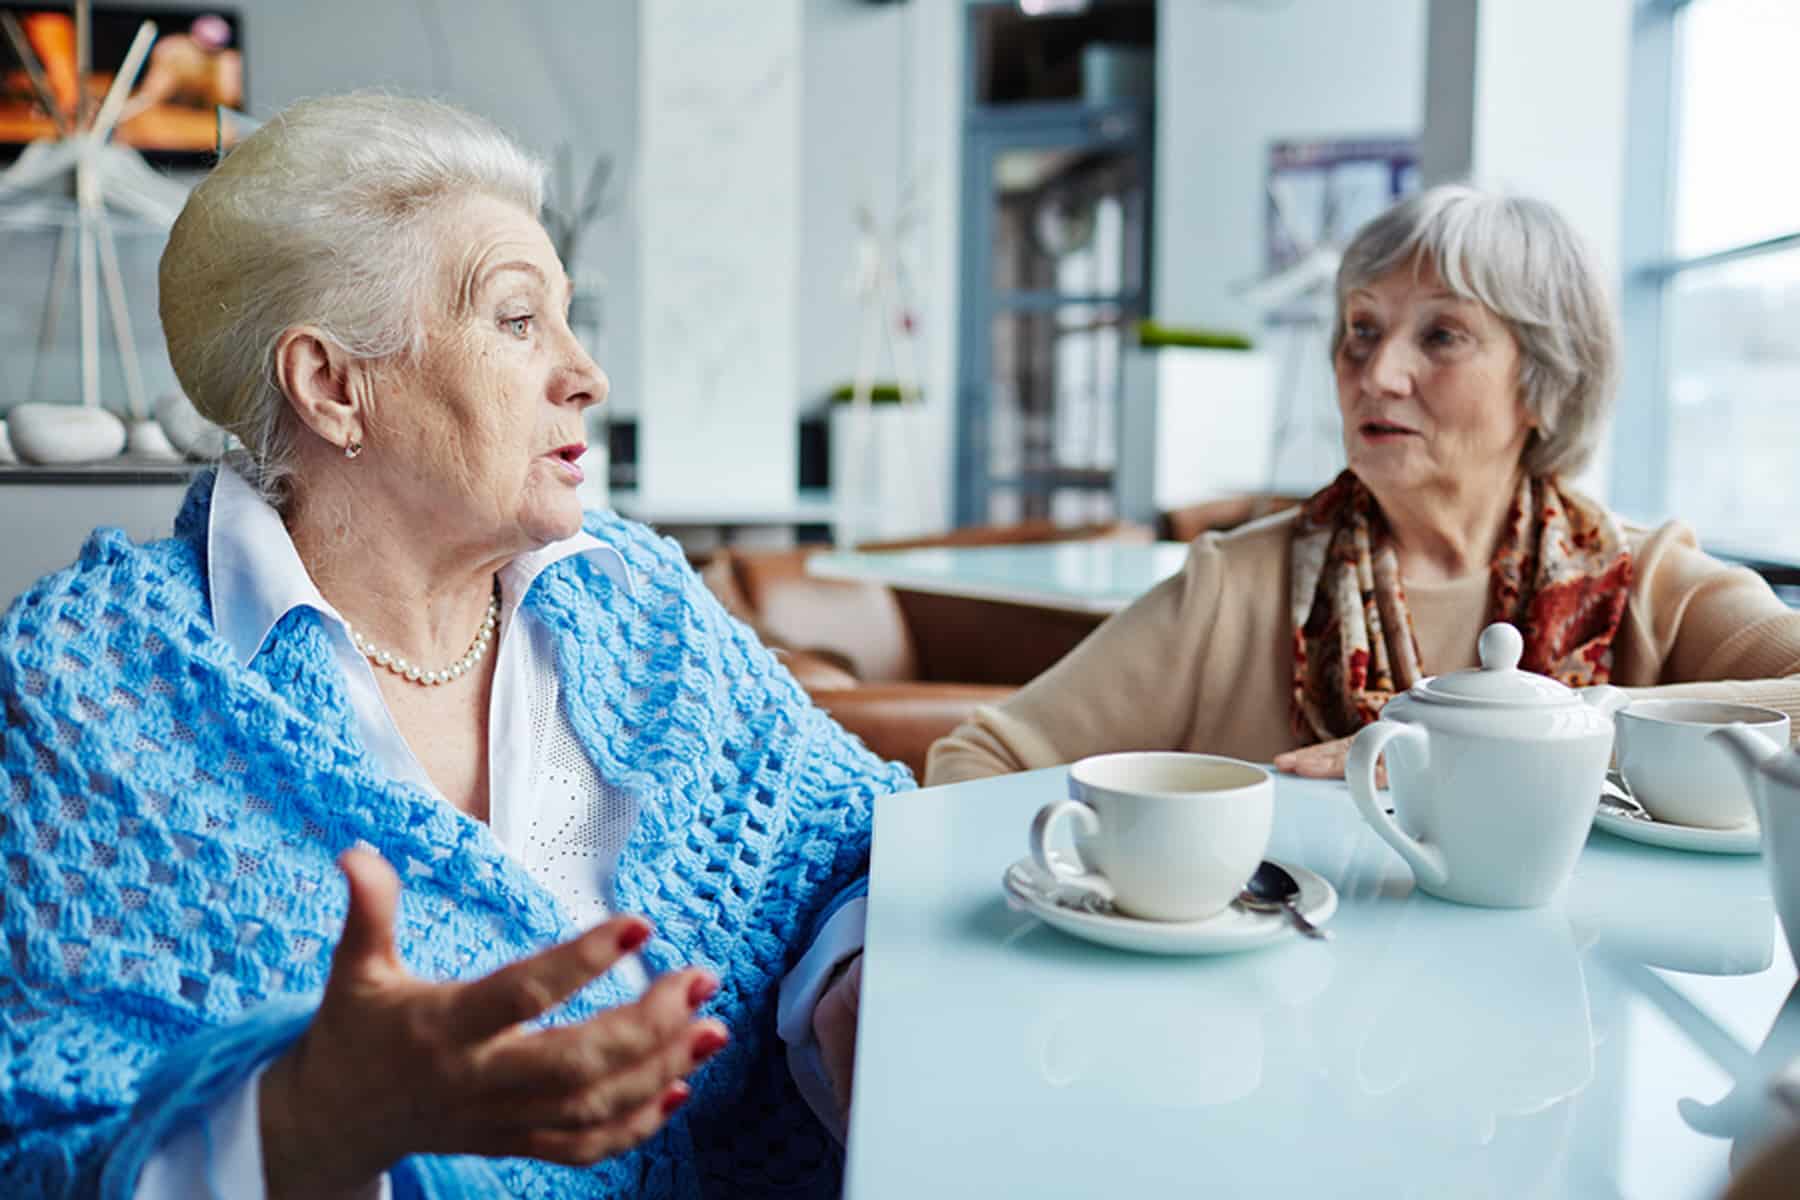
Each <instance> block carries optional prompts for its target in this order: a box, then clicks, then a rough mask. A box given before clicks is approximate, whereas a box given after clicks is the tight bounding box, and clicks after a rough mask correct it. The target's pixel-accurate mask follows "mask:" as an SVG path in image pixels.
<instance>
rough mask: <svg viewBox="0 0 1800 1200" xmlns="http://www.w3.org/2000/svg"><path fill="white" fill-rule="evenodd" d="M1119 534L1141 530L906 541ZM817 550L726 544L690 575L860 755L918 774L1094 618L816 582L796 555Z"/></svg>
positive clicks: (971, 533) (1036, 530)
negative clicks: (782, 665)
mask: <svg viewBox="0 0 1800 1200" xmlns="http://www.w3.org/2000/svg"><path fill="white" fill-rule="evenodd" d="M1071 536H1081V537H1094V536H1120V537H1127V538H1134V539H1140V540H1148V539H1149V537H1150V533H1149V531H1148V530H1146V529H1144V528H1142V527H1141V526H1134V525H1119V526H1091V527H1085V528H1082V529H1077V530H1070V529H1058V528H1056V527H1054V526H1049V525H1044V526H1043V527H1041V528H1040V527H1038V526H1031V525H1028V526H1023V527H1014V528H1010V529H1005V530H986V529H980V528H977V529H972V530H959V531H957V532H956V533H953V534H948V535H945V536H944V537H942V538H934V539H929V540H926V541H919V542H905V543H881V544H878V545H865V546H862V547H859V548H860V549H904V548H908V547H911V546H917V545H932V546H940V545H995V544H1002V543H1008V542H1021V541H1051V540H1067V539H1068V538H1070V537H1071ZM819 549H820V548H818V547H811V548H801V549H795V550H738V549H734V548H726V549H723V550H720V551H718V552H716V553H715V554H713V555H712V556H711V557H710V558H709V559H707V560H706V561H705V562H704V563H703V564H702V565H701V567H700V575H701V578H702V579H704V580H705V581H706V583H707V585H708V586H709V587H710V588H711V589H712V591H713V593H714V594H715V595H716V596H718V597H719V599H720V601H721V602H722V603H723V604H724V605H725V607H726V609H727V610H729V611H730V612H731V613H732V614H733V615H734V616H736V617H738V618H739V619H740V620H742V621H744V622H745V623H746V624H748V625H749V626H750V627H751V628H753V629H755V630H756V632H757V634H758V636H760V637H761V638H762V639H763V641H764V642H765V643H766V644H767V645H769V646H770V647H771V648H773V649H774V650H775V652H776V654H777V655H778V656H780V657H781V658H782V659H783V660H784V661H785V662H786V663H787V665H788V668H789V670H791V671H793V673H794V676H795V678H796V679H798V680H799V682H800V684H801V686H803V687H805V688H806V689H807V691H808V693H809V694H811V696H812V698H813V700H814V702H815V703H817V704H818V705H819V706H820V707H821V708H824V709H825V710H826V711H827V712H829V713H831V715H832V716H833V717H835V718H836V719H837V721H838V722H839V723H840V724H841V725H843V726H844V727H845V728H846V729H848V730H850V731H851V732H852V733H854V734H856V735H857V736H859V737H861V738H862V739H863V741H864V743H866V744H867V745H868V747H869V748H870V749H871V750H873V751H875V752H876V753H877V754H880V755H881V756H882V757H884V758H891V759H896V760H898V761H900V762H903V763H905V764H906V765H907V766H908V767H910V768H912V771H913V774H914V775H915V776H920V777H923V775H924V771H925V756H926V753H927V752H928V751H929V750H930V749H931V744H932V743H933V742H934V741H936V740H937V739H938V738H940V737H942V736H943V735H944V734H946V733H948V732H949V731H950V730H952V729H954V728H955V727H956V726H957V725H958V724H960V723H961V722H962V721H963V720H964V719H966V718H967V717H968V716H969V714H970V713H972V712H973V711H974V710H975V708H976V707H977V706H979V705H982V704H992V703H995V702H997V701H1000V700H1003V699H1005V698H1006V697H1007V696H1009V695H1010V694H1012V692H1013V691H1014V690H1015V689H1016V688H1017V687H1018V686H1019V685H1020V684H1023V683H1026V682H1028V681H1029V680H1031V679H1033V678H1035V677H1036V676H1038V675H1039V674H1041V673H1042V672H1043V671H1044V670H1045V669H1046V668H1048V667H1049V666H1050V665H1051V664H1053V663H1054V662H1056V660H1057V659H1059V658H1061V657H1062V656H1063V655H1064V654H1067V653H1068V652H1069V651H1070V650H1072V649H1073V648H1074V647H1075V644H1076V643H1077V642H1079V641H1080V640H1081V639H1082V638H1084V637H1086V636H1087V635H1088V634H1089V633H1090V632H1092V631H1093V629H1094V627H1095V626H1096V625H1097V624H1098V623H1099V618H1097V617H1092V616H1083V615H1078V614H1074V613H1059V612H1050V611H1047V610H1037V609H1029V608H1020V607H1018V606H1016V605H1006V604H998V603H993V602H990V601H980V600H962V599H958V598H956V597H949V596H929V595H924V594H922V593H916V592H903V591H895V590H894V589H891V588H887V587H883V586H881V585H879V584H871V583H855V582H849V581H844V580H831V579H819V578H815V577H813V576H811V575H808V574H807V573H806V559H807V558H808V557H809V556H810V555H812V554H814V553H817V552H818V550H819Z"/></svg>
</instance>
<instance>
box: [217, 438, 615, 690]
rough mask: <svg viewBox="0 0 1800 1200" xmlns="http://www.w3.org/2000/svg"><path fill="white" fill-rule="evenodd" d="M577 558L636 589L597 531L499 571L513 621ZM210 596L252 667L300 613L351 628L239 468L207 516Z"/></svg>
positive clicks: (222, 627)
mask: <svg viewBox="0 0 1800 1200" xmlns="http://www.w3.org/2000/svg"><path fill="white" fill-rule="evenodd" d="M577 554H585V555H588V556H589V558H590V559H591V560H592V561H593V563H594V565H595V566H597V567H599V568H600V569H601V570H602V571H604V572H606V574H607V576H608V577H610V578H611V579H612V580H613V582H614V583H617V584H619V585H621V586H622V587H624V588H625V590H626V591H627V592H635V591H636V590H637V589H636V585H635V583H634V582H633V580H632V578H631V569H630V567H629V566H627V564H626V562H625V556H624V555H622V554H620V553H619V552H618V550H616V549H615V548H613V547H612V546H609V545H607V544H606V543H605V542H602V541H601V540H600V539H599V538H596V537H595V536H594V535H593V534H591V533H589V532H587V531H586V530H585V529H584V530H579V531H577V532H576V534H575V535H574V536H573V537H566V538H563V539H562V540H561V541H556V542H551V543H550V544H549V545H547V546H543V547H540V548H539V549H537V550H533V551H530V552H529V553H526V554H521V555H519V556H518V557H517V558H515V559H513V560H512V561H511V562H509V563H507V564H506V565H505V566H504V567H502V568H500V595H501V605H502V611H503V613H505V614H506V615H507V616H510V615H511V613H512V611H513V610H514V609H516V608H517V607H518V605H519V602H520V601H521V600H522V599H524V596H525V593H526V592H527V591H529V590H530V589H531V585H532V582H533V581H534V580H536V579H537V577H538V576H539V575H541V574H542V573H543V572H544V571H545V570H546V569H548V568H549V567H551V566H553V565H555V564H556V563H559V562H561V561H562V560H563V559H565V558H570V557H572V556H574V555H577ZM206 563H207V593H208V596H209V598H210V599H211V601H212V613H213V628H215V629H217V630H218V632H219V636H220V637H222V638H224V639H225V643H226V645H228V646H230V647H231V649H232V653H234V654H235V655H236V656H237V658H238V661H240V662H242V663H244V664H246V665H248V664H249V662H250V660H251V659H253V658H255V657H256V653H257V651H259V650H261V649H262V644H263V642H264V641H265V640H266V639H267V638H268V636H269V631H270V630H271V629H273V628H275V623H276V622H277V621H279V620H281V618H282V617H284V616H286V615H287V614H288V613H290V612H292V611H293V610H294V609H296V608H312V609H315V610H317V611H318V612H319V613H320V614H322V615H323V616H325V617H327V618H329V619H330V620H331V621H333V622H335V623H336V624H337V625H339V626H341V627H343V628H344V629H346V630H347V629H348V628H349V625H348V622H346V621H345V620H344V618H343V615H342V614H341V613H339V612H338V610H337V609H335V608H333V607H332V606H331V602H330V601H328V600H326V599H325V597H324V595H323V594H322V593H321V592H320V591H319V588H318V585H317V584H315V583H314V582H313V580H312V576H311V575H309V574H307V571H306V564H305V563H303V562H301V561H300V553H299V551H297V550H295V549H294V539H293V538H291V537H289V536H288V531H287V526H285V525H283V524H282V523H281V515H280V514H279V513H277V512H276V511H275V510H274V509H273V508H271V507H270V506H269V504H268V502H267V501H265V500H264V499H263V498H262V497H261V496H259V495H258V494H257V493H256V489H254V488H252V487H251V486H250V485H249V484H248V483H246V482H245V481H244V480H243V479H242V478H241V477H239V475H238V474H237V472H236V471H233V470H231V469H230V468H229V467H220V468H219V471H218V478H217V481H216V482H215V483H214V484H213V494H212V508H211V511H210V512H209V513H208V514H207V519H206Z"/></svg>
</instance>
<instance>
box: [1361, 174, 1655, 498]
mask: <svg viewBox="0 0 1800 1200" xmlns="http://www.w3.org/2000/svg"><path fill="white" fill-rule="evenodd" d="M1426 262H1429V263H1430V264H1431V266H1432V267H1433V268H1435V269H1436V271H1437V273H1438V277H1439V278H1440V279H1442V280H1443V282H1444V286H1445V287H1446V288H1448V289H1449V290H1450V291H1451V292H1452V293H1453V294H1455V295H1457V296H1459V297H1461V298H1462V299H1465V300H1473V301H1475V302H1476V303H1478V304H1480V305H1482V306H1483V307H1485V308H1487V309H1488V310H1489V311H1490V312H1492V313H1493V314H1494V315H1495V316H1497V317H1499V318H1500V320H1501V321H1502V322H1504V323H1505V325H1506V326H1507V328H1508V329H1509V330H1510V331H1511V333H1512V335H1513V338H1514V339H1515V340H1516V341H1517V342H1518V344H1519V391H1520V394H1521V398H1522V399H1523V401H1524V403H1525V408H1526V410H1527V411H1528V412H1530V413H1531V415H1532V417H1533V418H1534V419H1535V420H1536V421H1537V429H1536V430H1535V431H1534V432H1533V435H1532V438H1531V440H1530V442H1529V443H1528V444H1527V445H1526V447H1525V453H1524V458H1523V465H1524V467H1525V470H1526V472H1527V473H1528V474H1530V475H1533V476H1551V475H1567V474H1574V473H1575V472H1578V471H1580V470H1581V468H1582V467H1584V466H1586V465H1587V462H1588V460H1589V458H1591V457H1592V456H1593V453H1594V450H1595V448H1596V446H1597V445H1598V443H1599V441H1600V437H1601V435H1602V434H1603V432H1604V430H1605V427H1606V417H1607V414H1608V413H1609V412H1610V411H1611V409H1612V402H1613V392H1614V390H1615V388H1616V387H1617V382H1618V361H1619V334H1618V326H1617V323H1616V321H1615V318H1614V316H1613V308H1612V302H1611V300H1610V298H1609V296H1608V292H1607V288H1606V285H1605V282H1604V280H1603V279H1602V278H1601V275H1600V272H1599V269H1598V267H1597V266H1596V265H1595V261H1594V256H1593V254H1592V252H1591V251H1590V250H1589V249H1588V247H1587V244H1586V243H1585V242H1584V241H1583V240H1582V238H1581V237H1580V235H1578V234H1577V233H1576V232H1575V230H1574V228H1573V227H1572V226H1570V224H1569V223H1568V221H1566V220H1564V219H1563V216H1562V214H1561V213H1559V212H1557V211H1556V210H1555V209H1554V208H1552V207H1550V205H1548V204H1546V203H1544V202H1543V201H1541V200H1533V199H1530V198H1528V197H1523V196H1507V195H1501V194H1498V193H1494V192H1487V191H1483V190H1481V189H1479V188H1475V187H1470V186H1468V185H1466V184H1444V185H1442V186H1439V187H1434V188H1431V189H1429V190H1428V191H1425V192H1421V193H1419V194H1418V195H1416V196H1411V197H1409V198H1407V199H1405V200H1402V201H1401V202H1400V203H1398V204H1396V205H1394V206H1393V207H1392V208H1390V209H1388V210H1387V211H1386V212H1384V213H1382V214H1381V215H1380V216H1378V217H1376V218H1375V219H1373V220H1372V221H1370V222H1369V223H1368V224H1366V225H1364V226H1363V227H1362V228H1361V229H1359V230H1358V231H1357V233H1356V236H1355V237H1354V238H1352V239H1351V241H1350V245H1349V246H1348V248H1346V249H1345V251H1344V258H1343V262H1342V263H1341V264H1340V265H1339V267H1338V275H1337V316H1336V321H1335V323H1334V325H1333V328H1332V335H1331V353H1332V357H1333V358H1334V359H1335V358H1336V356H1337V351H1338V347H1339V345H1340V344H1341V343H1342V342H1343V340H1344V332H1345V331H1344V299H1345V297H1346V296H1348V295H1349V294H1350V293H1351V292H1353V291H1355V290H1357V289H1358V288H1362V287H1367V286H1368V285H1369V284H1371V283H1373V282H1375V281H1376V280H1377V279H1380V278H1381V277H1382V276H1384V275H1386V274H1388V273H1389V272H1390V271H1393V270H1394V269H1396V268H1398V267H1403V266H1406V265H1408V264H1411V265H1412V266H1413V267H1414V268H1415V269H1417V268H1418V267H1420V266H1421V265H1423V264H1424V263H1426Z"/></svg>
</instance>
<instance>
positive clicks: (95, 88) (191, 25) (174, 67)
mask: <svg viewBox="0 0 1800 1200" xmlns="http://www.w3.org/2000/svg"><path fill="white" fill-rule="evenodd" d="M0 12H6V13H9V14H10V15H11V16H12V17H13V18H14V19H15V20H16V22H17V24H16V26H15V27H14V28H15V29H16V30H17V31H18V32H19V33H21V34H22V35H23V38H24V40H25V42H26V43H27V44H28V45H29V46H30V49H31V52H32V55H33V56H34V57H35V58H36V59H37V65H38V67H39V68H40V78H39V79H38V80H35V81H34V80H33V78H32V72H31V71H30V70H28V69H27V65H26V63H25V61H24V58H23V56H22V55H21V54H20V53H19V50H18V48H17V47H16V45H15V44H14V38H13V37H12V36H8V37H4V38H0V162H3V161H8V160H11V159H13V158H16V157H17V156H18V154H19V152H20V151H21V150H22V149H23V148H24V147H25V146H26V145H28V144H29V143H31V142H34V141H38V140H40V139H49V138H54V137H56V136H57V120H56V117H55V116H53V115H52V113H51V112H50V111H49V105H51V104H54V105H55V107H56V109H57V110H58V111H59V112H60V113H61V115H62V117H63V119H64V121H65V123H69V122H72V121H73V119H74V118H75V117H76V115H77V114H79V113H86V114H87V115H88V116H91V115H92V114H93V112H94V110H96V109H97V108H98V107H99V105H100V102H101V100H102V99H104V98H105V96H106V91H107V89H108V88H109V87H111V86H112V81H113V77H114V75H115V74H116V73H117V72H118V70H119V67H120V66H121V65H122V64H123V62H124V60H125V55H126V52H127V51H128V50H129V49H130V47H131V42H132V39H133V38H134V37H135V36H136V35H137V31H138V27H139V26H140V25H141V24H143V22H145V21H147V20H148V21H152V22H154V23H155V24H156V28H157V38H156V42H155V44H154V45H153V46H152V47H151V49H150V55H149V57H148V58H147V59H145V60H144V65H143V68H142V70H140V71H139V73H138V77H137V83H136V85H135V86H134V87H133V88H132V91H131V95H130V98H129V99H128V100H127V101H126V104H125V108H124V110H123V111H122V113H121V114H120V118H119V122H118V125H117V127H116V128H115V131H114V134H113V138H114V140H115V141H117V142H118V143H120V144H121V145H126V146H130V147H132V148H133V149H135V150H138V151H139V152H141V153H142V154H143V155H144V156H145V157H146V158H148V159H150V160H151V161H152V162H157V163H163V164H166V165H187V166H203V165H206V164H209V163H210V162H211V161H212V159H213V155H214V152H215V150H216V149H217V142H218V137H219V130H218V118H217V109H218V107H219V106H221V105H223V106H224V107H226V108H233V109H244V108H245V107H246V105H247V99H246V92H245V84H244V79H245V72H244V53H243V35H244V24H243V17H242V16H241V15H240V14H239V13H238V12H237V11H236V10H233V9H217V8H160V7H159V8H131V7H118V8H113V7H107V8H101V7H95V8H94V9H93V15H92V20H91V22H90V26H91V30H90V33H89V39H88V40H89V44H90V61H91V64H92V66H91V68H90V70H89V71H88V73H87V76H86V78H85V80H84V79H83V78H82V77H81V72H80V70H79V69H78V66H77V63H78V62H79V51H78V48H77V38H78V30H77V26H76V20H75V13H74V11H73V9H71V8H70V7H69V6H67V5H57V4H5V3H0ZM40 84H41V87H40ZM84 106H85V107H84ZM77 123H78V122H77Z"/></svg>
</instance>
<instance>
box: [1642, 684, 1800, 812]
mask: <svg viewBox="0 0 1800 1200" xmlns="http://www.w3.org/2000/svg"><path fill="white" fill-rule="evenodd" d="M1613 723H1614V725H1615V726H1616V728H1617V730H1618V734H1617V741H1616V743H1615V746H1616V752H1617V755H1618V760H1619V770H1620V772H1621V773H1622V774H1623V775H1624V776H1625V783H1626V785H1627V786H1629V787H1630V788H1631V794H1632V796H1633V797H1635V798H1636V799H1637V802H1638V803H1639V804H1642V805H1643V806H1644V809H1645V810H1646V811H1647V812H1649V814H1650V815H1651V816H1653V817H1655V818H1656V819H1657V820H1658V821H1667V822H1669V823H1670V824H1672V825H1691V826H1694V827H1695V828H1699V829H1731V828H1735V827H1738V826H1742V825H1747V824H1749V823H1750V821H1752V820H1753V819H1755V817H1756V807H1755V805H1754V804H1753V803H1752V801H1751V798H1750V789H1749V787H1748V786H1747V785H1746V784H1745V783H1744V779H1743V776H1742V775H1741V774H1740V773H1739V771H1738V768H1737V764H1736V762H1734V761H1733V760H1732V759H1731V757H1730V755H1729V754H1728V753H1727V752H1726V749H1725V747H1723V746H1721V745H1719V744H1718V743H1716V742H1713V741H1711V740H1710V738H1709V736H1708V735H1710V734H1711V733H1713V731H1715V730H1718V729H1722V728H1724V727H1725V726H1727V725H1733V724H1744V725H1748V726H1749V727H1750V728H1751V729H1754V730H1756V732H1758V733H1760V734H1762V735H1763V736H1764V737H1766V738H1768V739H1769V742H1770V744H1771V745H1775V746H1786V745H1787V744H1788V718H1787V714H1786V713H1784V712H1781V711H1780V710H1778V709H1773V708H1762V707H1759V706H1757V705H1754V704H1735V703H1731V702H1727V701H1723V700H1633V701H1632V702H1631V703H1630V704H1627V705H1626V706H1625V707H1624V708H1623V709H1621V710H1620V711H1619V713H1618V715H1617V716H1615V717H1614V718H1613Z"/></svg>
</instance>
